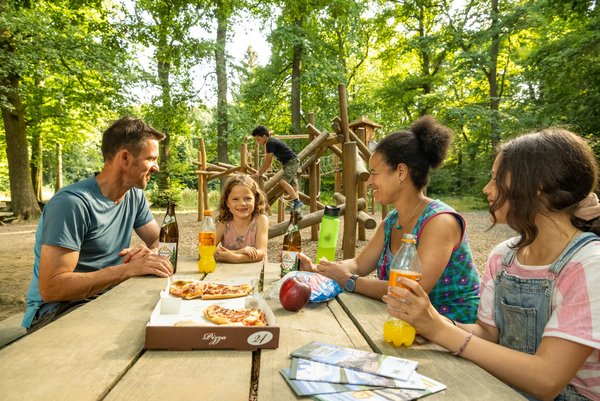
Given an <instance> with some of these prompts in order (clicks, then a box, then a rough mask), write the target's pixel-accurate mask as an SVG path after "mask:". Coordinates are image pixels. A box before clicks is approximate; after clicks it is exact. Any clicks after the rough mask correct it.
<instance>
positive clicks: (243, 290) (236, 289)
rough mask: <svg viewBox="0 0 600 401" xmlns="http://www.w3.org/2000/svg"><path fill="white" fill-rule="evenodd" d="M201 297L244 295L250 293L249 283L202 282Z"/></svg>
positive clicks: (215, 297)
mask: <svg viewBox="0 0 600 401" xmlns="http://www.w3.org/2000/svg"><path fill="white" fill-rule="evenodd" d="M204 285H205V287H204V292H203V293H202V299H227V298H239V297H245V296H246V295H249V294H251V293H252V290H253V287H252V285H250V284H218V283H204Z"/></svg>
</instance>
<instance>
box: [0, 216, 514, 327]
mask: <svg viewBox="0 0 600 401" xmlns="http://www.w3.org/2000/svg"><path fill="white" fill-rule="evenodd" d="M196 216H197V215H196V212H178V213H177V221H178V223H179V231H180V255H184V256H194V255H197V243H196V241H197V233H198V228H199V223H198V222H197V221H196ZM464 216H465V218H466V220H467V231H468V234H469V241H470V244H471V248H472V250H473V254H474V258H475V263H476V265H477V267H478V268H479V269H480V270H481V269H482V268H483V266H484V263H485V260H486V258H487V255H488V253H489V252H490V250H491V249H492V247H493V246H494V245H495V244H497V243H499V242H500V241H502V240H504V239H506V238H508V237H509V236H511V235H512V231H511V230H510V229H508V228H507V227H505V226H499V227H495V228H494V229H492V230H490V231H486V229H487V228H488V227H489V217H488V216H489V215H488V213H487V212H485V211H481V212H479V211H478V212H466V213H464ZM155 217H156V218H157V220H158V221H159V222H160V221H162V218H163V215H162V213H160V214H158V215H155ZM271 219H272V221H273V222H275V220H274V219H275V216H271ZM375 219H376V220H377V221H378V222H379V221H380V220H381V218H380V215H379V216H375ZM36 227H37V222H35V223H32V222H13V223H12V224H8V225H6V226H0V254H2V255H4V258H3V259H4V260H3V262H2V263H1V264H0V320H3V319H6V318H7V317H9V316H12V315H14V314H16V313H20V312H23V311H24V309H25V293H26V292H27V287H28V286H29V281H30V280H31V273H32V266H33V246H34V236H35V229H36ZM342 230H343V228H341V229H340V231H342ZM373 233H374V231H369V230H367V240H369V239H370V238H371V236H372V235H373ZM302 237H303V238H304V240H303V243H302V246H303V251H304V252H305V253H306V254H307V255H308V256H309V257H312V258H314V256H315V253H316V246H317V244H316V242H313V241H310V240H309V239H308V238H310V228H306V229H303V230H302ZM281 240H282V237H279V238H275V239H273V240H271V241H269V249H268V255H269V259H270V260H271V261H274V260H276V259H277V255H278V254H279V249H280V248H281ZM135 241H138V240H137V239H136V238H134V242H135ZM339 244H341V239H340V241H339V242H338V245H339ZM365 244H366V242H359V243H358V244H357V252H358V251H360V250H361V249H362V248H363V247H364V245H365ZM341 256H342V254H341V251H340V250H338V254H337V258H341Z"/></svg>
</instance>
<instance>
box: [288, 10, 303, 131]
mask: <svg viewBox="0 0 600 401" xmlns="http://www.w3.org/2000/svg"><path fill="white" fill-rule="evenodd" d="M302 20H303V18H302V17H299V18H297V19H296V20H294V25H295V26H296V28H297V32H301V30H302ZM302 52H303V48H302V45H301V44H296V45H294V54H293V57H292V95H291V101H290V103H291V108H292V110H291V111H292V130H293V132H294V134H301V133H302V120H301V119H302V115H301V104H300V95H301V90H300V89H301V76H302Z"/></svg>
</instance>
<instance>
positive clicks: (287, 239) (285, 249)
mask: <svg viewBox="0 0 600 401" xmlns="http://www.w3.org/2000/svg"><path fill="white" fill-rule="evenodd" d="M298 213H299V212H298V211H297V210H293V211H292V212H291V213H290V223H289V224H288V228H287V232H286V233H285V236H284V237H283V245H282V247H281V277H283V276H285V275H286V274H287V273H289V272H291V271H293V270H298V253H299V252H302V237H301V236H300V230H299V229H298Z"/></svg>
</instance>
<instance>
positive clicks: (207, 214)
mask: <svg viewBox="0 0 600 401" xmlns="http://www.w3.org/2000/svg"><path fill="white" fill-rule="evenodd" d="M204 216H212V210H205V211H204Z"/></svg>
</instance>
